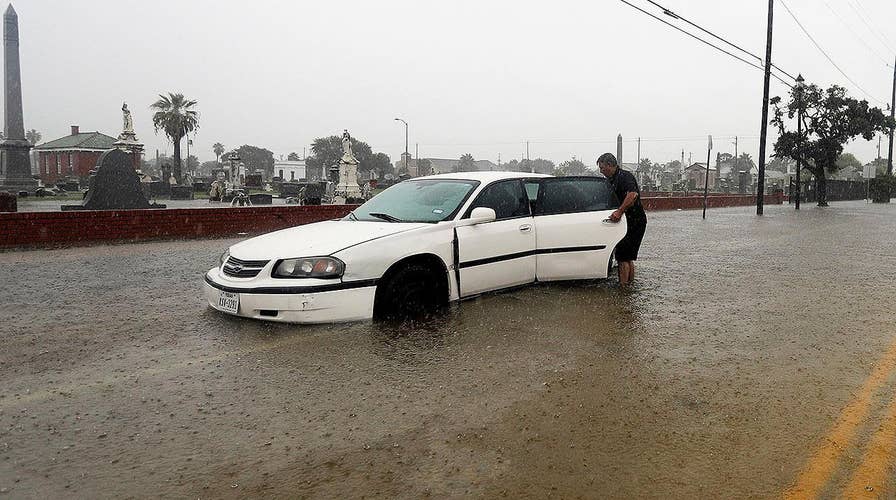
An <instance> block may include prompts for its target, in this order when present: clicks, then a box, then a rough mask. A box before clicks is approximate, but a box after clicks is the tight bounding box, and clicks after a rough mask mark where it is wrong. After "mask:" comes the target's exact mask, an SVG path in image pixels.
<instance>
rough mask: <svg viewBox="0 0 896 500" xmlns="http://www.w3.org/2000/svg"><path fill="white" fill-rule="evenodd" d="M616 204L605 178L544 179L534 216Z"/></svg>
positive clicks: (616, 205) (601, 208)
mask: <svg viewBox="0 0 896 500" xmlns="http://www.w3.org/2000/svg"><path fill="white" fill-rule="evenodd" d="M618 206H619V202H618V201H616V197H615V196H614V195H613V193H612V191H611V190H610V186H609V184H608V183H607V181H606V179H602V178H600V177H591V178H586V179H583V178H572V179H564V178H558V179H547V180H545V181H543V182H542V185H541V191H540V193H539V199H538V209H537V212H538V213H537V215H551V214H566V213H575V212H595V211H600V210H609V209H613V208H617V207H618Z"/></svg>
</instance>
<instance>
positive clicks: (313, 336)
mask: <svg viewBox="0 0 896 500" xmlns="http://www.w3.org/2000/svg"><path fill="white" fill-rule="evenodd" d="M650 217H651V218H650V223H649V226H648V230H647V236H646V237H645V243H644V246H643V247H642V254H641V260H640V261H639V263H638V268H637V278H636V281H637V284H636V286H634V287H632V288H631V289H629V290H627V291H621V290H619V289H618V288H617V286H616V283H615V280H612V279H611V280H607V281H604V282H594V283H584V284H552V285H538V286H534V287H529V288H524V289H519V290H515V291H512V292H509V293H504V294H495V295H488V296H484V297H481V298H479V299H475V300H471V301H467V302H464V303H461V304H460V305H458V306H456V307H453V308H452V309H451V310H449V311H447V312H446V313H445V314H444V315H442V316H440V317H439V318H436V319H434V320H432V321H429V322H427V323H424V324H420V325H416V326H414V327H411V326H408V325H396V324H372V323H355V324H347V325H328V326H315V327H298V326H290V325H275V324H269V323H263V322H257V321H251V320H243V319H238V318H232V317H229V316H226V315H223V314H221V313H218V312H216V311H213V310H210V309H209V308H207V306H206V305H205V303H204V301H203V299H202V298H201V295H200V290H201V288H200V286H201V283H202V275H203V273H204V272H205V270H206V269H208V268H209V267H211V266H212V265H214V264H215V262H216V260H217V258H218V255H219V254H220V252H221V251H222V250H223V249H224V248H225V247H226V246H227V245H228V244H230V243H233V242H234V241H236V240H210V241H177V242H156V243H146V244H128V245H113V246H97V247H89V248H75V249H59V250H45V251H21V252H20V251H13V252H5V253H0V283H2V285H0V287H2V293H3V297H4V300H3V307H2V309H0V325H2V333H0V341H2V345H3V349H2V350H0V380H2V381H3V384H2V386H0V492H2V493H5V494H6V495H8V496H9V497H12V498H58V497H63V496H65V497H82V498H97V497H113V498H119V497H141V498H142V497H157V496H165V497H193V498H211V497H259V496H269V497H281V498H282V497H290V498H295V497H318V498H345V497H400V498H420V497H426V496H432V497H435V498H441V497H455V498H456V497H468V496H472V497H486V498H491V497H500V496H506V497H508V498H521V497H533V498H544V497H586V498H587V497H604V498H632V497H644V498H717V497H736V498H744V497H751V498H756V497H760V498H768V497H779V496H780V495H781V494H782V493H784V492H785V491H787V490H788V488H797V489H799V488H802V489H799V491H802V492H806V491H814V492H816V493H818V494H820V495H821V496H823V497H838V496H841V495H844V494H850V495H853V494H854V495H863V494H864V495H870V496H872V497H873V496H877V495H880V496H881V497H889V498H893V497H894V496H896V484H894V479H893V477H894V475H893V469H892V465H893V464H892V457H893V447H894V446H896V439H888V436H889V434H887V432H896V431H894V424H896V405H894V403H893V401H894V394H896V377H894V375H896V369H894V367H896V355H894V353H896V350H894V349H893V348H892V346H893V344H894V341H896V329H894V324H896V322H894V320H896V313H894V311H893V308H892V305H893V301H894V292H896V285H894V277H896V276H894V273H896V271H894V269H896V246H894V242H896V241H894V240H896V238H894V234H896V206H880V205H866V204H864V203H862V202H843V203H833V204H832V206H831V207H829V208H827V209H818V208H815V207H812V206H804V209H803V210H802V211H800V212H798V213H796V212H794V211H793V210H792V208H790V207H788V206H786V205H785V206H770V207H766V215H765V216H764V217H762V218H757V217H756V216H755V215H754V213H753V209H751V208H731V209H718V210H711V211H710V212H709V213H708V220H706V221H702V220H701V219H700V213H699V211H685V212H663V213H652V214H651V215H650ZM866 389H867V390H866ZM891 405H893V406H891ZM832 444H833V445H834V447H833V448H832V449H829V448H825V446H826V445H827V446H830V445H832ZM832 450H833V451H832ZM878 452H881V453H882V454H881V453H878ZM869 471H870V472H869ZM795 485H796V486H795ZM857 485H858V486H857ZM790 491H797V490H794V489H791V490H790ZM0 497H2V495H0Z"/></svg>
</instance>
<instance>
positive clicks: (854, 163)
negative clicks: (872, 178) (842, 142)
mask: <svg viewBox="0 0 896 500" xmlns="http://www.w3.org/2000/svg"><path fill="white" fill-rule="evenodd" d="M836 163H837V169H844V168H852V169H856V168H862V166H863V163H862V162H860V161H859V159H858V158H856V157H855V155H854V154H852V153H841V154H840V156H838V157H837V162H836Z"/></svg>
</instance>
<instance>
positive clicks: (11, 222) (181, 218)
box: [0, 205, 357, 247]
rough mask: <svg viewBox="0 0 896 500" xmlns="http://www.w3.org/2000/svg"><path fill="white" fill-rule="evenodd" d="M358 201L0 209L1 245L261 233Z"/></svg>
mask: <svg viewBox="0 0 896 500" xmlns="http://www.w3.org/2000/svg"><path fill="white" fill-rule="evenodd" d="M356 206H357V205H319V206H313V205H309V206H275V207H233V208H229V207H228V208H192V209H159V210H90V211H87V210H84V211H66V212H19V213H0V247H18V246H23V247H25V246H33V247H52V246H72V245H85V244H92V243H101V242H107V241H123V242H133V241H146V240H154V239H187V238H213V237H228V236H236V235H237V234H238V233H247V234H250V235H251V234H262V233H267V232H270V231H275V230H277V229H284V228H287V227H292V226H298V225H301V224H308V223H311V222H318V221H322V220H329V219H335V218H337V217H342V216H344V215H346V214H347V213H348V212H350V211H351V210H353V209H354V208H355V207H356Z"/></svg>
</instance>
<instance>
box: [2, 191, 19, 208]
mask: <svg viewBox="0 0 896 500" xmlns="http://www.w3.org/2000/svg"><path fill="white" fill-rule="evenodd" d="M16 211H18V199H17V198H16V195H15V194H13V193H7V192H6V191H0V212H16Z"/></svg>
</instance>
